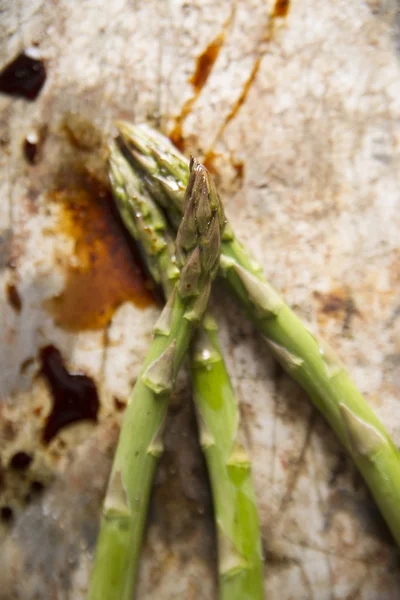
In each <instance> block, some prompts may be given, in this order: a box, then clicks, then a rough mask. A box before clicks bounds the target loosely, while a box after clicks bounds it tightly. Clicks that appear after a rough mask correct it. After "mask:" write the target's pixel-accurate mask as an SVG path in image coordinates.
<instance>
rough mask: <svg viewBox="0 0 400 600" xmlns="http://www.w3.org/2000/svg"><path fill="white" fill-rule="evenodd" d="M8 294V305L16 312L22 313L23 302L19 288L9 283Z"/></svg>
mask: <svg viewBox="0 0 400 600" xmlns="http://www.w3.org/2000/svg"><path fill="white" fill-rule="evenodd" d="M6 292H7V300H8V303H9V304H10V305H11V306H12V307H13V309H14V310H15V311H16V312H21V309H22V300H21V296H20V295H19V292H18V290H17V288H16V287H15V285H13V284H12V283H8V284H7V288H6Z"/></svg>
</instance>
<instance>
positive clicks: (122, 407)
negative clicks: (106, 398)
mask: <svg viewBox="0 0 400 600" xmlns="http://www.w3.org/2000/svg"><path fill="white" fill-rule="evenodd" d="M114 406H115V409H116V410H117V411H118V412H121V411H123V410H125V408H126V402H125V401H124V400H120V399H119V398H116V397H115V398H114Z"/></svg>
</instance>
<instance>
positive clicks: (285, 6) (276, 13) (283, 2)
mask: <svg viewBox="0 0 400 600" xmlns="http://www.w3.org/2000/svg"><path fill="white" fill-rule="evenodd" d="M289 8H290V0H275V6H274V10H273V11H272V15H271V16H272V18H273V19H274V18H276V17H280V18H281V19H282V18H284V17H286V16H287V15H288V12H289Z"/></svg>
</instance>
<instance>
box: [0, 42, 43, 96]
mask: <svg viewBox="0 0 400 600" xmlns="http://www.w3.org/2000/svg"><path fill="white" fill-rule="evenodd" d="M45 81H46V69H45V66H44V62H43V61H42V60H40V58H39V57H38V53H37V50H35V49H34V48H32V49H28V50H26V51H24V52H21V54H19V55H18V56H17V57H16V58H14V60H12V61H11V62H10V63H8V65H6V66H5V67H4V69H3V70H2V71H1V73H0V92H1V93H2V94H7V95H9V96H19V97H22V98H26V99H27V100H35V98H36V97H37V96H38V94H39V92H40V90H41V89H42V87H43V84H44V82H45Z"/></svg>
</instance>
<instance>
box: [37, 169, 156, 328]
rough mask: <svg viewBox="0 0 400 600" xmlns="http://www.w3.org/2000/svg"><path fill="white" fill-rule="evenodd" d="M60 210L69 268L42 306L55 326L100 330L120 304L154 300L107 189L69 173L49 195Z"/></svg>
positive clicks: (60, 230) (144, 303)
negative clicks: (71, 262)
mask: <svg viewBox="0 0 400 600" xmlns="http://www.w3.org/2000/svg"><path fill="white" fill-rule="evenodd" d="M49 196H50V199H51V201H52V202H55V203H57V205H58V206H59V207H60V209H61V215H60V220H59V226H58V231H57V232H56V233H62V234H65V235H67V236H69V237H71V238H72V239H73V240H74V250H73V253H74V259H75V260H74V265H73V266H72V265H70V266H68V268H67V271H66V281H65V287H64V290H63V291H62V292H61V293H60V294H59V295H58V296H56V297H54V298H52V299H51V300H49V301H47V302H46V305H47V308H48V309H49V311H50V312H51V314H52V316H53V318H54V320H55V322H56V323H57V325H58V326H60V327H62V328H64V329H67V330H70V331H82V330H93V329H102V328H103V327H104V326H105V325H107V324H108V323H109V321H110V319H111V317H112V315H113V314H114V312H115V310H116V309H117V308H118V307H119V306H120V305H121V304H123V303H124V302H133V303H134V304H135V305H136V306H139V307H141V308H144V307H145V306H148V305H149V304H152V303H153V302H154V297H153V294H152V292H151V282H150V280H149V279H148V278H147V277H146V276H145V274H144V272H143V270H142V268H141V266H140V262H139V254H138V251H137V248H136V246H135V245H134V242H133V241H132V239H131V237H130V236H129V234H128V233H127V232H126V230H125V228H124V226H123V224H122V222H121V219H120V217H119V215H118V214H117V212H116V209H115V207H114V203H113V200H112V194H111V191H110V189H109V187H108V185H106V184H104V183H102V182H101V181H99V180H97V179H96V178H94V177H93V176H92V175H90V174H89V173H87V172H86V171H82V172H78V173H77V172H73V173H71V179H68V173H67V178H65V174H64V183H61V184H60V185H59V186H58V187H57V188H56V189H54V190H53V191H52V192H51V193H50V195H49Z"/></svg>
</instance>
